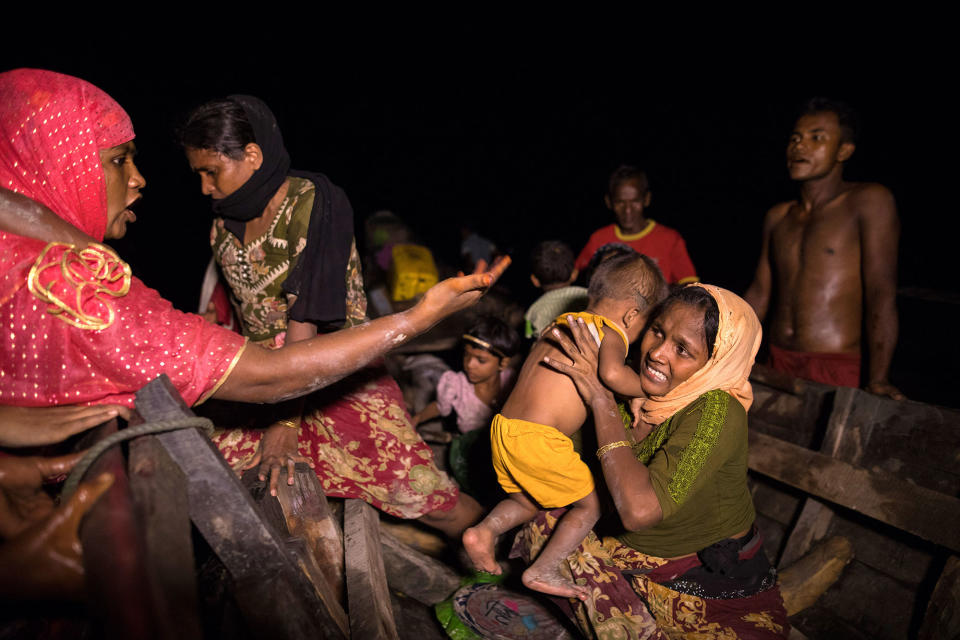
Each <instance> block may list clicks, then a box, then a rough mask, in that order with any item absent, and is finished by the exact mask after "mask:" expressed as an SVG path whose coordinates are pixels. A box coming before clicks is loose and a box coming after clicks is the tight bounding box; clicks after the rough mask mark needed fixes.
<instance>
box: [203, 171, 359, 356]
mask: <svg viewBox="0 0 960 640" xmlns="http://www.w3.org/2000/svg"><path fill="white" fill-rule="evenodd" d="M313 197H314V186H313V183H312V182H310V181H309V180H306V179H303V178H290V185H289V188H288V190H287V197H286V198H284V200H283V202H282V203H281V204H280V208H279V211H278V212H277V215H276V217H275V218H274V220H273V224H271V225H270V228H268V229H267V231H266V232H264V233H263V234H262V235H261V236H260V237H258V238H255V239H253V240H252V241H250V242H249V243H247V244H244V243H243V242H241V241H240V239H238V238H237V237H236V236H235V235H233V234H232V233H230V232H229V231H228V230H227V229H226V227H225V226H224V220H223V218H217V219H216V220H215V221H214V223H213V227H212V229H211V231H210V245H211V247H212V248H213V253H214V258H215V259H216V261H217V263H218V264H219V265H220V269H221V270H222V272H223V276H224V278H225V279H226V281H227V283H228V284H229V285H230V289H231V290H232V291H233V299H234V304H235V305H236V307H237V313H238V314H239V315H240V317H241V318H243V331H244V334H245V335H246V336H248V337H249V338H250V339H251V340H255V341H257V342H263V341H269V340H271V339H272V338H275V337H276V336H278V334H281V333H285V332H286V330H287V307H288V304H287V297H286V295H285V294H284V293H283V291H282V287H283V281H284V280H285V279H286V277H287V274H288V273H289V272H290V270H291V269H293V267H294V266H295V265H296V261H297V259H298V258H299V257H300V254H301V253H303V249H304V248H305V247H306V246H307V228H308V226H309V225H310V212H311V210H312V209H313ZM346 282H347V322H346V326H348V327H352V326H355V325H357V324H360V323H362V322H364V321H365V320H366V313H367V297H366V294H365V293H364V291H363V277H362V275H361V270H360V256H359V254H358V253H357V248H356V244H354V245H353V246H352V247H351V251H350V261H349V263H348V264H347V273H346ZM280 346H282V344H281V345H280Z"/></svg>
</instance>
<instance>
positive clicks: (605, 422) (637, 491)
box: [544, 318, 663, 531]
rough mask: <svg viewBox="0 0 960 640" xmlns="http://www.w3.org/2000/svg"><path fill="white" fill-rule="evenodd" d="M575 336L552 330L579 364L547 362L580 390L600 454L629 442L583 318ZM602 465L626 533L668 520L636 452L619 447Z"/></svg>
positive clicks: (572, 326)
mask: <svg viewBox="0 0 960 640" xmlns="http://www.w3.org/2000/svg"><path fill="white" fill-rule="evenodd" d="M570 331H571V332H572V334H573V337H574V340H575V343H574V342H571V341H570V339H569V338H567V337H566V336H564V335H563V332H561V331H560V330H558V329H557V328H554V329H552V330H551V331H550V333H549V334H548V337H550V338H551V339H553V340H555V341H556V342H557V343H559V344H560V347H561V348H562V349H563V351H564V353H565V354H566V355H567V356H568V357H569V358H570V359H571V360H572V361H573V364H566V363H563V362H560V361H559V360H556V359H554V358H545V359H544V362H545V363H546V364H547V365H549V366H551V367H553V368H554V369H556V370H557V371H560V372H561V373H565V374H566V375H568V376H570V379H571V380H573V382H574V384H575V385H577V391H579V392H580V395H581V396H582V397H583V400H584V402H586V403H587V405H589V406H590V409H591V411H592V412H593V422H594V425H595V427H596V430H597V444H598V445H599V446H600V448H601V449H603V448H604V447H605V446H606V445H610V444H614V443H618V442H623V441H624V435H625V434H624V430H623V420H622V418H621V417H620V411H619V410H618V409H617V404H616V402H614V399H613V396H612V395H611V394H610V392H609V391H608V390H607V389H606V388H605V387H604V386H603V384H601V383H600V380H599V378H598V377H597V347H596V342H595V341H594V340H593V338H592V337H591V336H590V334H589V332H588V331H587V328H586V325H584V323H583V320H581V319H579V318H577V319H575V320H574V319H571V320H570ZM598 451H599V450H598ZM600 463H601V466H602V468H603V477H604V479H605V480H606V482H607V487H608V488H609V489H610V493H611V494H612V495H613V502H614V504H615V505H616V508H617V513H618V514H619V515H620V519H621V520H622V521H623V526H624V527H626V528H627V529H628V530H630V531H638V530H640V529H646V528H648V527H652V526H653V525H655V524H657V523H658V522H660V520H662V519H663V511H662V510H661V508H660V501H659V500H658V499H657V494H656V492H655V491H654V490H653V485H652V484H651V483H650V472H649V471H648V470H647V467H646V466H644V464H643V463H642V462H640V461H639V460H637V457H636V456H635V455H634V453H633V449H632V448H631V447H629V446H619V447H614V448H611V449H608V450H606V452H605V453H604V454H603V455H601V456H600Z"/></svg>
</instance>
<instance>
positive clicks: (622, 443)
mask: <svg viewBox="0 0 960 640" xmlns="http://www.w3.org/2000/svg"><path fill="white" fill-rule="evenodd" d="M631 446H633V445H631V444H630V443H629V442H627V441H626V440H618V441H616V442H611V443H610V444H605V445H603V446H602V447H600V448H599V449H597V459H603V454H605V453H606V452H607V451H610V450H611V449H619V448H620V447H631Z"/></svg>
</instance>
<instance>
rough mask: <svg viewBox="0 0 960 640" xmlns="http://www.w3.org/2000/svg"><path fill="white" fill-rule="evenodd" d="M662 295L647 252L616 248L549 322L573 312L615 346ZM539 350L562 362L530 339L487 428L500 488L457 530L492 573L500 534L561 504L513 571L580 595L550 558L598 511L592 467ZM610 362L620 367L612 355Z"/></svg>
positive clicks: (566, 381) (577, 410)
mask: <svg viewBox="0 0 960 640" xmlns="http://www.w3.org/2000/svg"><path fill="white" fill-rule="evenodd" d="M666 294H667V286H666V283H665V282H664V280H663V276H662V275H661V274H660V270H659V269H657V268H656V266H655V265H654V264H653V262H652V261H651V260H650V259H649V258H647V257H646V256H643V255H641V254H633V255H626V256H619V257H616V258H611V259H610V260H607V261H606V262H604V263H603V264H601V265H600V266H599V267H597V270H596V272H595V273H594V275H593V277H592V278H591V279H590V287H589V295H590V301H589V305H588V306H587V311H584V312H581V313H578V314H570V315H569V316H567V315H564V316H561V317H559V318H557V321H558V322H562V323H567V322H568V318H573V319H574V322H584V323H585V324H586V325H587V327H588V328H589V329H590V331H591V333H592V334H593V336H594V338H595V339H596V340H597V341H598V342H599V343H600V344H601V345H603V344H604V343H606V342H608V341H613V342H619V343H621V345H620V348H621V349H623V351H624V353H625V352H626V348H627V346H628V345H629V343H631V342H633V341H635V340H636V339H637V338H638V337H639V336H640V333H641V332H642V331H643V328H644V325H645V324H646V320H647V315H648V314H649V313H650V310H651V309H652V308H653V307H654V305H656V304H657V303H658V302H660V300H661V299H662V298H664V297H666ZM601 349H603V347H602V346H601ZM544 357H549V358H550V359H556V360H557V361H561V362H568V363H569V360H568V359H567V358H566V357H565V356H564V355H563V352H562V351H560V350H559V349H558V348H557V347H555V346H553V344H552V343H551V342H549V341H548V340H547V339H546V338H541V339H540V340H539V341H538V342H537V343H536V344H535V345H534V346H533V349H532V350H531V352H530V355H529V357H528V358H527V360H526V362H524V364H523V368H522V369H521V370H520V377H519V379H518V380H517V386H516V388H515V389H514V391H513V393H511V394H510V397H509V398H508V399H507V402H506V404H504V406H503V409H502V410H501V412H500V413H499V414H498V415H496V416H495V417H494V419H493V425H492V428H491V435H490V438H491V444H492V448H493V466H494V469H495V470H496V472H497V477H498V480H499V482H500V486H501V487H502V488H503V490H504V491H506V492H507V494H508V497H507V499H505V500H502V501H501V502H500V503H499V504H498V505H497V506H496V507H495V508H494V509H493V511H491V512H490V514H489V515H488V516H487V517H486V518H485V519H484V520H483V521H482V522H481V523H480V524H478V525H476V526H474V527H471V528H470V529H467V530H466V531H465V532H464V534H463V546H464V548H465V549H466V550H467V554H468V555H469V556H470V559H471V560H472V561H473V563H474V565H475V566H476V567H477V568H478V569H481V570H483V571H488V572H490V573H500V572H501V569H500V566H499V564H498V563H497V561H496V558H495V555H494V548H495V544H496V540H497V538H498V537H499V536H500V535H502V534H504V533H506V532H507V531H509V530H510V529H513V528H514V527H516V526H518V525H520V524H523V523H524V522H528V521H530V520H532V519H533V518H534V517H535V516H536V515H537V511H538V510H539V509H541V508H543V509H554V508H557V507H566V506H569V507H570V509H569V510H568V511H567V512H566V513H565V514H564V515H563V517H562V518H561V519H560V522H559V523H558V524H557V527H556V529H555V530H554V533H553V535H552V536H551V537H550V540H549V541H548V542H547V545H546V547H545V548H544V549H543V551H542V552H541V553H540V555H539V556H538V557H537V559H536V561H535V562H534V563H533V564H532V565H530V567H529V568H527V570H526V571H524V573H523V577H522V580H523V584H525V585H526V586H527V587H528V588H530V589H534V590H536V591H542V592H543V593H548V594H551V595H557V596H563V597H568V598H580V599H586V598H587V596H588V595H589V594H588V593H587V591H586V587H581V586H579V585H575V584H573V583H572V582H570V580H569V579H567V578H565V577H564V576H563V575H562V574H561V573H560V562H561V560H563V559H564V558H566V557H567V556H568V555H569V554H570V553H571V552H572V551H573V550H574V549H575V548H576V547H577V545H578V544H580V542H581V541H582V540H583V538H584V537H585V536H586V535H587V532H589V531H590V529H591V528H593V525H594V524H595V523H596V521H597V518H598V517H599V515H600V503H599V500H598V498H597V492H596V490H595V489H594V483H593V476H592V474H591V473H590V469H589V468H587V465H586V464H584V462H583V461H582V460H581V459H580V456H579V455H578V454H577V452H576V451H575V450H574V447H573V443H572V441H571V439H570V436H571V435H573V434H575V433H576V432H577V431H578V430H579V429H580V427H581V426H582V425H583V422H584V420H585V419H586V417H587V407H586V406H585V405H584V403H583V400H582V399H581V397H580V394H579V393H578V392H577V389H576V387H575V386H574V383H573V381H572V380H571V379H570V378H569V377H568V376H566V375H563V374H561V373H559V372H557V371H554V370H553V369H550V368H548V367H547V366H545V365H544V364H543V360H544ZM617 364H619V366H621V367H625V366H626V365H624V363H623V359H622V357H621V358H620V361H619V363H617Z"/></svg>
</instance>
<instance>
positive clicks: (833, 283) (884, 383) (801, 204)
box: [744, 98, 904, 400]
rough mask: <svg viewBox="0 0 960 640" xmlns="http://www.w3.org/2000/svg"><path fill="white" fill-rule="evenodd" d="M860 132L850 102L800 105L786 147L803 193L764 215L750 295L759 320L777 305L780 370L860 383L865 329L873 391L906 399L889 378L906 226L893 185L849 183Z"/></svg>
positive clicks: (775, 346) (774, 332) (773, 333)
mask: <svg viewBox="0 0 960 640" xmlns="http://www.w3.org/2000/svg"><path fill="white" fill-rule="evenodd" d="M855 135H856V128H855V123H854V116H853V113H852V111H851V110H850V108H849V107H848V106H846V105H844V104H843V103H839V102H834V101H831V100H826V99H824V98H814V99H812V100H809V101H808V102H807V103H806V104H804V105H803V108H802V109H801V111H800V117H799V118H798V119H797V122H796V125H795V126H794V129H793V133H792V134H791V136H790V142H789V144H788V145H787V169H788V170H789V172H790V177H791V178H792V179H793V180H796V181H797V182H799V183H800V198H799V199H798V200H793V201H790V202H782V203H780V204H778V205H776V206H775V207H773V208H772V209H770V211H769V212H768V213H767V216H766V219H765V220H764V225H763V245H762V247H761V251H760V264H759V265H757V272H756V275H755V276H754V280H753V284H751V285H750V288H749V289H748V290H747V292H746V294H745V295H744V298H745V299H746V300H747V302H749V303H750V304H751V305H752V306H753V308H754V310H755V311H756V312H757V315H758V316H759V317H760V319H761V320H763V319H764V316H765V315H766V314H767V310H768V309H770V308H771V306H772V309H773V320H772V322H771V325H770V327H769V329H768V331H769V335H770V364H771V365H772V366H773V367H774V368H775V369H778V370H781V371H787V372H789V373H792V374H794V375H797V376H800V377H804V378H808V379H810V380H816V381H818V382H824V383H826V384H833V385H838V386H847V387H859V386H860V378H861V376H860V353H861V342H862V340H863V336H861V326H863V327H865V328H866V340H865V343H866V356H867V358H866V361H867V365H868V370H867V376H866V377H865V383H866V389H867V390H868V391H870V392H873V393H877V394H882V395H887V396H890V397H891V398H894V399H897V400H900V399H903V397H904V396H903V394H901V393H900V391H898V390H897V389H896V388H895V387H894V386H893V385H891V384H890V382H889V380H888V378H887V376H888V372H889V369H890V360H891V359H892V357H893V350H894V347H895V346H896V343H897V308H896V287H897V242H898V239H899V235H900V222H899V220H898V218H897V208H896V204H895V203H894V200H893V195H892V194H891V193H890V191H889V190H888V189H886V188H885V187H883V186H881V185H879V184H872V183H857V182H846V181H844V179H843V165H844V163H845V162H846V161H847V160H848V159H849V158H850V156H851V155H852V154H853V151H854V148H855ZM774 289H775V290H776V295H775V296H773V301H772V305H771V292H772V291H773V290H774Z"/></svg>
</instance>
